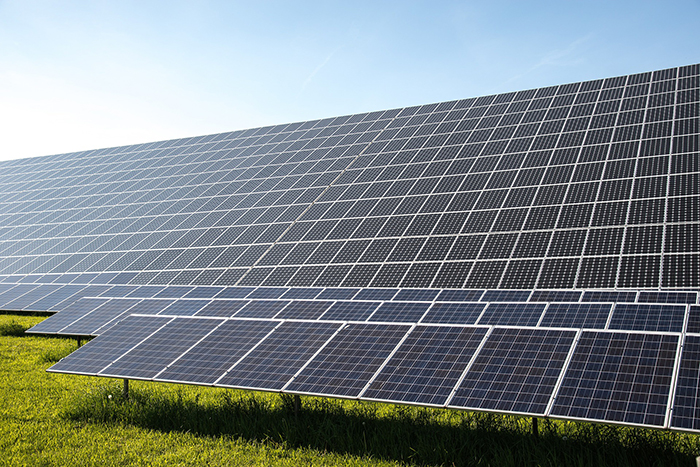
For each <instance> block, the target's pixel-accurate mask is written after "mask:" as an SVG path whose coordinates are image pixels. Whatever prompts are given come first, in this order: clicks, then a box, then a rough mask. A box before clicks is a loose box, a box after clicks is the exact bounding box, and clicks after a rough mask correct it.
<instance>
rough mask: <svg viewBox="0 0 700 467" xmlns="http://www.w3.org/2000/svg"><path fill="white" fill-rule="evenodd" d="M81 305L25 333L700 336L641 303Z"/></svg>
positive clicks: (672, 309)
mask: <svg viewBox="0 0 700 467" xmlns="http://www.w3.org/2000/svg"><path fill="white" fill-rule="evenodd" d="M367 300H368V301H350V300H264V299H251V300H236V299H218V300H214V299H166V298H161V299H143V298H131V299H128V298H95V297H86V298H81V299H79V300H78V301H76V302H75V303H73V304H72V305H70V306H68V307H66V309H64V310H63V311H61V312H60V313H59V314H57V315H55V316H53V317H51V318H49V319H47V320H45V321H44V322H42V323H40V324H37V325H36V326H34V327H33V328H32V329H31V330H30V331H29V332H33V333H42V334H52V333H56V334H63V335H100V334H103V333H104V332H105V331H106V330H108V329H109V328H111V327H112V326H114V325H115V323H117V322H119V321H120V320H121V319H123V318H125V317H126V316H128V315H129V314H134V313H138V314H152V315H167V316H197V317H225V318H230V317H235V318H255V319H285V320H287V319H305V320H319V321H353V322H356V321H357V322H384V323H387V322H389V323H420V324H459V325H464V324H469V325H490V326H524V327H556V328H562V327H564V328H572V327H574V328H582V329H614V330H629V331H654V332H676V333H680V332H683V331H685V332H689V333H700V306H687V305H660V304H639V303H617V304H612V303H522V302H488V303H485V302H454V301H452V302H440V301H436V302H414V301H395V302H391V301H387V302H381V301H371V299H370V298H368V299H367Z"/></svg>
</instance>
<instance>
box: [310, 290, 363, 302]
mask: <svg viewBox="0 0 700 467" xmlns="http://www.w3.org/2000/svg"><path fill="white" fill-rule="evenodd" d="M359 290H360V289H325V290H324V291H323V292H321V294H320V295H319V296H318V297H316V298H318V299H319V300H351V299H352V298H353V297H354V296H355V295H356V294H357V292H358V291H359Z"/></svg>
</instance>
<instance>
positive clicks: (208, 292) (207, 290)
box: [185, 286, 223, 298]
mask: <svg viewBox="0 0 700 467" xmlns="http://www.w3.org/2000/svg"><path fill="white" fill-rule="evenodd" d="M222 289H223V287H203V286H200V287H195V288H194V289H192V290H191V291H190V292H189V293H188V294H187V295H185V298H212V297H214V296H216V295H217V294H218V293H219V292H221V290H222Z"/></svg>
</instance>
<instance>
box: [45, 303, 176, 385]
mask: <svg viewBox="0 0 700 467" xmlns="http://www.w3.org/2000/svg"><path fill="white" fill-rule="evenodd" d="M169 321H170V319H169V318H163V317H157V316H129V317H127V318H126V319H125V320H124V321H122V322H120V323H119V324H118V325H117V326H115V327H114V328H113V329H112V331H111V332H110V334H109V335H107V336H103V337H102V338H101V339H100V340H97V339H94V340H92V341H90V342H88V343H87V344H85V345H84V346H82V347H80V348H79V349H78V350H76V351H75V352H73V353H72V354H71V355H70V359H68V360H66V359H63V360H61V361H59V362H58V363H56V364H55V365H53V366H52V367H51V368H50V369H49V370H48V371H52V372H57V373H62V372H65V373H80V374H90V375H96V374H97V373H99V372H100V371H101V370H102V369H104V368H105V367H106V366H107V365H109V364H110V363H112V362H114V361H115V360H117V359H118V358H120V357H121V356H122V355H124V354H125V353H126V352H128V351H129V350H131V349H132V348H133V347H135V346H136V345H138V344H139V343H140V342H142V341H143V340H144V339H146V338H147V337H148V336H150V335H151V334H152V333H153V332H155V331H156V330H158V329H159V328H160V327H162V326H164V325H165V324H166V323H168V322H169Z"/></svg>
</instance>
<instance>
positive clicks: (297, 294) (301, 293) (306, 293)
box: [280, 287, 323, 300]
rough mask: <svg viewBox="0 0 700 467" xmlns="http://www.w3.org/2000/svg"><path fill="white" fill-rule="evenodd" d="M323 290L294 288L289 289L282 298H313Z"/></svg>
mask: <svg viewBox="0 0 700 467" xmlns="http://www.w3.org/2000/svg"><path fill="white" fill-rule="evenodd" d="M322 291H323V289H308V288H303V287H300V288H293V289H289V290H288V291H287V292H286V293H285V294H284V295H282V296H281V297H280V298H282V299H287V300H311V299H314V298H316V296H317V295H318V294H320V293H321V292H322Z"/></svg>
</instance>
